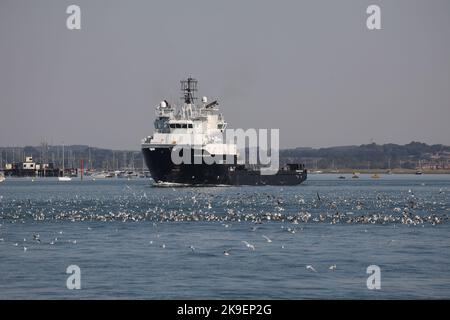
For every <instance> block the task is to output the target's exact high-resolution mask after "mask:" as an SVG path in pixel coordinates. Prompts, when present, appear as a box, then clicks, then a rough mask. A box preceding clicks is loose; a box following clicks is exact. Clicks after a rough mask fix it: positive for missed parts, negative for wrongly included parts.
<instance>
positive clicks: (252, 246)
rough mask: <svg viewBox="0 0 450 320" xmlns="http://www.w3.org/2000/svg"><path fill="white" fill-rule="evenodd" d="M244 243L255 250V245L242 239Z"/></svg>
mask: <svg viewBox="0 0 450 320" xmlns="http://www.w3.org/2000/svg"><path fill="white" fill-rule="evenodd" d="M241 242H242V243H243V244H245V246H246V247H247V248H249V249H252V250H255V246H254V245H252V244H251V243H248V242H247V241H241Z"/></svg>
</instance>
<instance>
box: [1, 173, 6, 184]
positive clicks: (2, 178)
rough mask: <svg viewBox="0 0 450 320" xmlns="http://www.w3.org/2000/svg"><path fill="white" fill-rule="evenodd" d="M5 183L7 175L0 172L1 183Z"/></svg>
mask: <svg viewBox="0 0 450 320" xmlns="http://www.w3.org/2000/svg"><path fill="white" fill-rule="evenodd" d="M3 181H5V175H4V174H3V173H2V172H0V183H1V182H3Z"/></svg>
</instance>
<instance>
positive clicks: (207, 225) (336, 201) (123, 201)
mask: <svg viewBox="0 0 450 320" xmlns="http://www.w3.org/2000/svg"><path fill="white" fill-rule="evenodd" d="M346 177H347V179H345V180H342V179H338V176H337V175H310V176H309V177H308V180H307V181H306V182H305V183H304V184H302V185H300V186H294V187H271V186H270V187H269V186H266V187H216V188H172V187H167V188H156V187H152V186H151V182H150V181H149V180H146V179H136V180H121V179H114V180H97V181H89V180H85V181H72V182H68V183H67V182H66V183H63V182H58V181H55V180H52V179H41V180H39V179H38V180H36V181H31V180H30V179H9V180H7V181H6V182H4V183H1V184H0V298H2V299H21V298H25V299H57V298H64V299H80V298H81V299H86V298H106V299H115V298H119V299H128V298H136V299H156V298H158V299H166V298H168V299H171V298H181V299H206V298H212V299H217V298H229V299H238V298H244V299H247V298H248V299H266V298H270V299H271V298H274V299H300V298H306V299H316V298H326V299H329V298H344V299H351V298H362V299H372V298H375V299H385V298H395V299H396V298H450V221H449V219H448V217H449V214H450V176H448V175H423V176H414V175H390V176H388V175H381V178H380V179H371V178H370V176H364V175H362V176H361V178H360V179H351V176H350V175H347V176H346ZM225 253H228V254H225ZM69 265H77V266H79V268H80V270H81V289H80V290H69V289H67V287H66V280H67V278H68V277H69V274H66V268H67V267H68V266H69ZM333 265H335V266H336V268H335V269H334V270H330V266H333ZM370 265H377V266H379V267H380V270H381V280H380V281H381V289H379V290H369V289H368V288H367V284H366V281H367V277H368V276H369V274H367V273H366V269H367V267H368V266H370ZM307 266H311V267H310V268H307ZM313 269H314V270H315V271H314V270H313Z"/></svg>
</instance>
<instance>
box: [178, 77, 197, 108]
mask: <svg viewBox="0 0 450 320" xmlns="http://www.w3.org/2000/svg"><path fill="white" fill-rule="evenodd" d="M180 82H181V91H182V92H183V95H184V96H183V97H182V99H184V103H186V104H192V103H194V100H196V99H197V98H196V97H195V92H196V91H197V80H195V79H193V78H190V77H189V78H187V80H181V81H180Z"/></svg>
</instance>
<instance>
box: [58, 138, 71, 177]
mask: <svg viewBox="0 0 450 320" xmlns="http://www.w3.org/2000/svg"><path fill="white" fill-rule="evenodd" d="M62 153H63V161H62V162H63V165H62V167H63V176H62V177H58V181H72V178H71V177H67V176H65V175H64V174H65V168H64V144H63V146H62Z"/></svg>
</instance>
